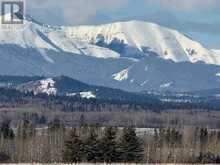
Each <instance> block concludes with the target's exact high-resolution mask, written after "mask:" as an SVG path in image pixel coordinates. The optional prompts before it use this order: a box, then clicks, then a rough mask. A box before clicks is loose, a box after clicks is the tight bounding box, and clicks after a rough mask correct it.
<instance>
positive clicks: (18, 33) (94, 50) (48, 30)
mask: <svg viewBox="0 0 220 165" xmlns="http://www.w3.org/2000/svg"><path fill="white" fill-rule="evenodd" d="M0 20H1V17H0ZM2 30H3V29H2ZM0 44H13V45H18V46H20V47H23V48H34V49H37V50H38V51H39V53H40V54H41V55H42V56H43V57H44V59H45V60H46V61H47V62H50V63H53V62H54V61H53V60H52V59H51V58H49V57H48V55H47V54H46V53H45V49H46V50H53V51H57V52H62V51H64V52H69V53H74V54H80V55H87V56H93V57H97V58H119V57H120V55H119V54H118V53H116V52H114V51H111V50H109V49H106V48H101V47H98V46H94V45H91V44H88V43H83V42H80V41H77V40H74V39H71V38H68V37H66V33H65V32H64V31H63V30H62V29H61V28H60V27H51V26H48V25H44V24H41V23H38V22H37V21H35V20H34V19H32V18H31V17H30V16H28V18H27V19H26V20H25V29H24V30H10V31H5V30H3V32H1V33H0Z"/></svg>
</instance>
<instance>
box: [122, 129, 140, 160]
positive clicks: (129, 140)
mask: <svg viewBox="0 0 220 165" xmlns="http://www.w3.org/2000/svg"><path fill="white" fill-rule="evenodd" d="M120 153H121V161H122V162H126V163H138V162H141V161H143V148H142V144H141V142H140V139H139V138H138V137H137V135H136V132H135V129H134V128H132V127H129V128H124V129H123V135H122V137H121V141H120Z"/></svg>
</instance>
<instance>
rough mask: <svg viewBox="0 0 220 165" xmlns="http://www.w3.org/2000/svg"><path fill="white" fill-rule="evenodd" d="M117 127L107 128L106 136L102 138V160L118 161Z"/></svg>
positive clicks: (107, 161)
mask: <svg viewBox="0 0 220 165" xmlns="http://www.w3.org/2000/svg"><path fill="white" fill-rule="evenodd" d="M116 134H117V129H116V128H113V127H108V128H105V131H104V137H103V138H102V140H101V143H100V144H101V146H100V149H101V161H103V162H105V163H117V162H118V161H119V152H118V145H117V137H116Z"/></svg>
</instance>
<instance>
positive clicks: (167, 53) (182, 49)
mask: <svg viewBox="0 0 220 165" xmlns="http://www.w3.org/2000/svg"><path fill="white" fill-rule="evenodd" d="M64 29H66V33H67V36H70V37H71V38H73V39H76V40H80V41H85V42H87V43H92V42H94V41H96V40H97V36H99V37H100V36H103V38H104V41H105V42H106V44H110V43H112V42H114V41H115V39H118V40H120V41H123V43H125V44H127V45H129V46H130V47H134V48H137V49H138V50H139V51H142V52H143V53H145V52H146V51H152V52H155V53H157V54H158V55H159V56H160V57H161V58H163V59H171V60H173V61H175V62H185V61H188V62H192V63H195V62H198V61H203V62H205V63H208V64H216V65H220V57H219V56H217V55H216V53H214V52H213V51H211V50H209V49H207V48H205V47H203V46H202V45H201V44H200V43H198V42H196V41H194V40H192V39H190V38H189V37H187V36H186V35H183V34H181V33H180V32H178V31H176V30H172V29H168V28H165V27H162V26H159V25H157V24H154V23H148V22H142V21H129V22H117V23H111V24H106V25H99V26H79V27H68V28H64ZM146 53H147V52H146Z"/></svg>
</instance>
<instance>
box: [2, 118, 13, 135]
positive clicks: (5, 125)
mask: <svg viewBox="0 0 220 165" xmlns="http://www.w3.org/2000/svg"><path fill="white" fill-rule="evenodd" d="M10 123H11V121H10V120H4V121H3V122H2V124H1V126H0V134H1V136H3V137H4V138H6V139H7V138H9V139H13V138H14V137H15V135H14V132H13V130H12V129H11V128H10Z"/></svg>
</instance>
